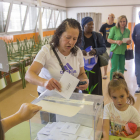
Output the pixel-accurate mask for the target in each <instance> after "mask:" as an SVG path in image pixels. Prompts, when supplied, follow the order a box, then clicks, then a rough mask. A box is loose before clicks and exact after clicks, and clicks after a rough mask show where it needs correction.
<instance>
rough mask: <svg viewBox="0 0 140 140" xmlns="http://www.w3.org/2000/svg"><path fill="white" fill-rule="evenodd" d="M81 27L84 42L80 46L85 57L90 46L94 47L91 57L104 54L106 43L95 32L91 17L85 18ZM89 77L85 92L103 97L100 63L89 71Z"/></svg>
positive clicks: (90, 53)
mask: <svg viewBox="0 0 140 140" xmlns="http://www.w3.org/2000/svg"><path fill="white" fill-rule="evenodd" d="M81 25H82V29H83V32H82V42H81V44H80V45H79V46H80V48H81V49H82V52H83V55H87V54H86V51H85V49H86V48H88V47H89V46H92V50H91V51H90V52H89V55H101V54H103V53H104V52H105V50H106V46H105V42H104V39H103V37H102V35H101V34H100V33H97V32H94V31H93V25H94V23H93V19H92V18H91V17H85V18H83V19H82V22H81ZM87 75H88V78H89V87H88V89H87V90H86V91H84V92H87V93H89V94H97V95H102V76H101V70H100V66H99V61H98V62H97V64H96V65H95V66H94V67H93V69H92V70H91V71H87Z"/></svg>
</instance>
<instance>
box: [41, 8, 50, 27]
mask: <svg viewBox="0 0 140 140" xmlns="http://www.w3.org/2000/svg"><path fill="white" fill-rule="evenodd" d="M50 15H51V9H44V12H43V16H42V29H47V27H48V23H49V19H50Z"/></svg>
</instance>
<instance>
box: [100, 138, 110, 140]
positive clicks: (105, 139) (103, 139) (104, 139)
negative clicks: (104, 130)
mask: <svg viewBox="0 0 140 140" xmlns="http://www.w3.org/2000/svg"><path fill="white" fill-rule="evenodd" d="M101 140H109V139H107V138H102V139H101Z"/></svg>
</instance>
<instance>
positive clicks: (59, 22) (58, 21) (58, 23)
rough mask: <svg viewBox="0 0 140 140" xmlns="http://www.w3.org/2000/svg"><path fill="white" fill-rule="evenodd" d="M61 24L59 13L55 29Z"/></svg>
mask: <svg viewBox="0 0 140 140" xmlns="http://www.w3.org/2000/svg"><path fill="white" fill-rule="evenodd" d="M60 24H61V17H60V12H59V15H58V20H57V23H56V28H57V27H58V26H59V25H60Z"/></svg>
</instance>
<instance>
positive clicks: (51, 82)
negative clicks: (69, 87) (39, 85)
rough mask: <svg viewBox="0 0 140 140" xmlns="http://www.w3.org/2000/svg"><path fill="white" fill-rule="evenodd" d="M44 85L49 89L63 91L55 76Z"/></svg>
mask: <svg viewBox="0 0 140 140" xmlns="http://www.w3.org/2000/svg"><path fill="white" fill-rule="evenodd" d="M44 87H45V88H46V89H48V90H54V89H56V90H58V91H59V92H61V85H60V83H59V82H58V81H57V80H55V79H54V78H51V79H50V80H48V81H45V83H44Z"/></svg>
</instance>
